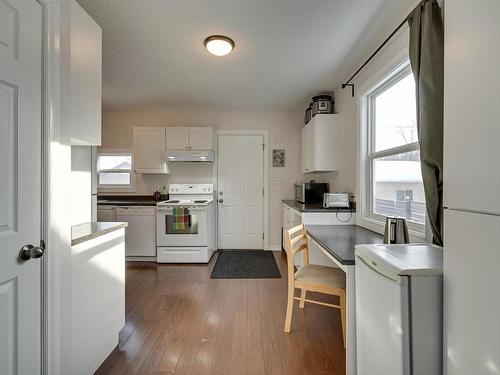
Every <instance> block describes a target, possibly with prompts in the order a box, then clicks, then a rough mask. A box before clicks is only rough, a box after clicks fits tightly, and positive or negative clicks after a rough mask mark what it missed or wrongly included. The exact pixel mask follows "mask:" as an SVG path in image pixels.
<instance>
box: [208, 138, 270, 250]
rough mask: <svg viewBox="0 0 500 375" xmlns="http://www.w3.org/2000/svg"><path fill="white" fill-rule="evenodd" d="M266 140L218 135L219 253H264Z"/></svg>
mask: <svg viewBox="0 0 500 375" xmlns="http://www.w3.org/2000/svg"><path fill="white" fill-rule="evenodd" d="M263 144H264V137H263V136H262V135H219V137H218V161H217V163H218V164H217V167H218V174H217V179H218V181H217V187H218V192H217V198H218V206H219V216H218V217H219V226H218V227H219V239H218V242H219V246H218V247H219V249H262V248H263V242H264V239H263V237H264V225H263V223H264V218H263V214H264V148H263Z"/></svg>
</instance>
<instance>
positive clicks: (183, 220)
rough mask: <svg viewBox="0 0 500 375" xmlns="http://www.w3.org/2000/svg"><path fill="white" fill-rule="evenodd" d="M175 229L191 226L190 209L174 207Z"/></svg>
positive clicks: (184, 228)
mask: <svg viewBox="0 0 500 375" xmlns="http://www.w3.org/2000/svg"><path fill="white" fill-rule="evenodd" d="M173 210H174V212H173V213H174V230H186V229H187V228H188V227H189V209H188V208H184V207H174V209H173Z"/></svg>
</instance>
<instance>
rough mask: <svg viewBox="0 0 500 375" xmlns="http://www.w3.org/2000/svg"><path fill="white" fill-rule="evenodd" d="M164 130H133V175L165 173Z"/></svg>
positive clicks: (142, 128) (147, 128) (159, 128)
mask: <svg viewBox="0 0 500 375" xmlns="http://www.w3.org/2000/svg"><path fill="white" fill-rule="evenodd" d="M164 152H165V128H161V127H153V128H149V127H137V128H134V171H135V173H166V162H165V157H164Z"/></svg>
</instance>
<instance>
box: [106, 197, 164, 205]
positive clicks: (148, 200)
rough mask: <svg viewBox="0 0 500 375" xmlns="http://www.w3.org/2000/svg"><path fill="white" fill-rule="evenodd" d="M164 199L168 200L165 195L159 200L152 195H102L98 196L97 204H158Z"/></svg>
mask: <svg viewBox="0 0 500 375" xmlns="http://www.w3.org/2000/svg"><path fill="white" fill-rule="evenodd" d="M164 200H167V197H166V196H164V195H163V196H162V198H161V199H160V200H159V201H155V200H154V199H153V196H152V195H114V196H104V195H100V196H98V197H97V204H98V205H109V206H156V204H157V203H158V202H161V201H164Z"/></svg>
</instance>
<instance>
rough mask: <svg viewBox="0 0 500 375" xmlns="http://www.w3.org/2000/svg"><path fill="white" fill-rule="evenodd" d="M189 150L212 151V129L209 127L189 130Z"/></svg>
mask: <svg viewBox="0 0 500 375" xmlns="http://www.w3.org/2000/svg"><path fill="white" fill-rule="evenodd" d="M189 147H190V150H211V149H213V128H211V127H209V126H205V127H199V128H189Z"/></svg>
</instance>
